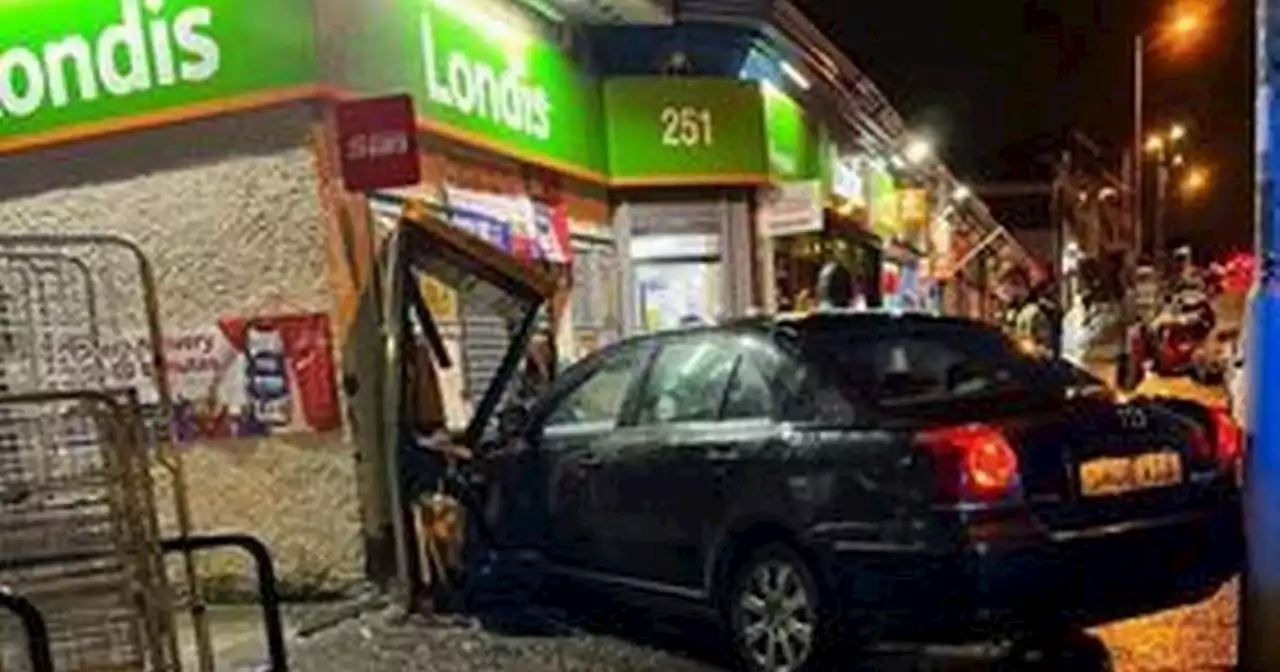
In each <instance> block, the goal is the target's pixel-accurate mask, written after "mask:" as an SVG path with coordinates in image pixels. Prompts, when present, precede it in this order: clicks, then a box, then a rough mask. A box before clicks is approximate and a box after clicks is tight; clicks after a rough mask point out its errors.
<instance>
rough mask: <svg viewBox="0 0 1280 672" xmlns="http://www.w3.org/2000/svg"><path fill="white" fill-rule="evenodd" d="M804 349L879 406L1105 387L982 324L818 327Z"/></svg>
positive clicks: (1072, 393) (805, 337)
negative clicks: (879, 328) (861, 328)
mask: <svg viewBox="0 0 1280 672" xmlns="http://www.w3.org/2000/svg"><path fill="white" fill-rule="evenodd" d="M800 340H801V347H802V348H803V349H804V350H805V351H806V352H807V353H808V355H809V357H810V358H812V359H814V360H816V362H817V363H818V364H819V365H820V366H822V367H823V368H825V369H827V370H829V371H831V372H834V373H837V375H838V377H839V378H840V379H841V381H842V382H843V383H844V384H845V385H847V386H848V387H849V388H850V389H851V390H852V391H854V392H855V393H856V394H857V395H858V396H860V397H862V398H863V399H864V400H866V401H868V402H870V403H873V404H876V405H883V406H901V405H915V404H932V403H938V402H946V401H951V400H964V399H981V398H988V397H1003V396H1014V397H1028V396H1031V397H1037V398H1044V397H1060V396H1075V395H1079V394H1091V393H1096V392H1103V391H1105V390H1106V386H1105V385H1104V384H1103V383H1102V382H1101V381H1099V380H1098V379H1097V378H1096V377H1094V376H1093V375H1091V374H1090V373H1088V372H1087V371H1084V370H1083V369H1081V368H1079V367H1077V366H1075V365H1073V364H1071V363H1070V362H1067V361H1065V360H1063V359H1060V358H1057V357H1051V356H1045V355H1040V354H1036V353H1034V352H1032V351H1030V350H1028V349H1025V348H1023V347H1021V346H1019V345H1018V344H1017V343H1016V342H1015V341H1014V340H1012V339H1010V338H1008V337H1007V336H1005V335H1004V334H1003V333H1001V332H1000V331H998V330H995V329H992V328H988V327H986V326H985V325H979V324H976V323H975V324H973V325H957V324H938V325H929V326H924V327H913V328H906V327H904V328H902V329H891V330H884V331H880V332H878V333H874V334H870V333H860V332H858V331H854V330H841V329H822V330H820V331H812V332H809V333H806V334H804V335H802V336H801V339H800Z"/></svg>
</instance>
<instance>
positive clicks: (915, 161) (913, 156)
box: [902, 138, 933, 166]
mask: <svg viewBox="0 0 1280 672" xmlns="http://www.w3.org/2000/svg"><path fill="white" fill-rule="evenodd" d="M902 155H903V157H904V158H906V160H907V163H910V164H911V165H913V166H918V165H920V164H922V163H924V162H925V161H927V160H929V157H931V156H933V143H930V142H929V141H928V140H925V139H924V138H913V139H912V140H911V141H910V142H908V143H907V147H906V149H904V150H903V152H902Z"/></svg>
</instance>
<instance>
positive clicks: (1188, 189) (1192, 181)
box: [1182, 168, 1209, 197]
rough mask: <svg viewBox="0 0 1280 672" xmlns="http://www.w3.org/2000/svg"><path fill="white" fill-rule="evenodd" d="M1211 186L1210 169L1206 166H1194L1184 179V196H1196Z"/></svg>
mask: <svg viewBox="0 0 1280 672" xmlns="http://www.w3.org/2000/svg"><path fill="white" fill-rule="evenodd" d="M1208 186H1209V171H1207V170H1205V169H1204V168H1192V169H1191V170H1189V171H1187V176H1186V177H1185V178H1183V180H1182V193H1183V195H1184V196H1188V197H1190V196H1195V195H1197V194H1199V193H1200V192H1202V191H1204V190H1205V188H1206V187H1208Z"/></svg>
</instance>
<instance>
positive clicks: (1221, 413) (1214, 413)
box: [1209, 407, 1244, 467]
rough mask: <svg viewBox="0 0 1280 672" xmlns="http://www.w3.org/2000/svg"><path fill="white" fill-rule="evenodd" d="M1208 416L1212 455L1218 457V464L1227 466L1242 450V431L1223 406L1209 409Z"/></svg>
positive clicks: (1237, 457) (1232, 462)
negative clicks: (1211, 424) (1211, 437)
mask: <svg viewBox="0 0 1280 672" xmlns="http://www.w3.org/2000/svg"><path fill="white" fill-rule="evenodd" d="M1209 417H1210V419H1211V421H1212V423H1213V451H1214V455H1215V456H1216V457H1217V458H1218V464H1221V465H1222V466H1224V467H1229V466H1231V465H1233V464H1234V463H1235V461H1236V460H1238V459H1239V458H1240V456H1241V454H1242V453H1243V452H1244V432H1242V431H1241V430H1240V425H1237V424H1236V421H1235V418H1233V417H1231V414H1230V413H1229V412H1227V409H1225V408H1221V407H1214V408H1211V409H1209Z"/></svg>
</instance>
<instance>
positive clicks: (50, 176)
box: [0, 105, 363, 592]
mask: <svg viewBox="0 0 1280 672" xmlns="http://www.w3.org/2000/svg"><path fill="white" fill-rule="evenodd" d="M314 120H315V113H314V111H313V109H312V108H311V107H310V106H308V105H297V106H293V107H288V108H282V109H277V110H273V111H268V112H261V113H255V114H246V115H237V116H229V117H223V118H218V119H213V120H206V121H200V122H193V123H188V124H183V125H179V126H172V127H167V128H162V129H156V130H151V131H145V132H139V133H133V134H129V135H124V136H116V137H111V138H106V139H101V140H96V141H91V142H82V143H76V144H73V145H68V146H65V147H58V148H54V149H47V150H41V151H36V152H30V153H26V154H21V155H17V156H10V157H3V158H0V174H3V175H4V179H3V180H0V231H2V232H5V233H15V232H28V233H31V232H38V233H42V234H50V233H71V232H77V233H84V232H96V233H112V234H119V235H122V236H126V237H128V238H130V239H132V240H133V241H135V242H137V243H138V244H139V245H141V247H142V248H143V249H144V250H145V252H146V253H147V255H148V256H149V257H150V259H151V261H152V262H153V264H154V266H155V269H156V275H157V279H158V284H159V289H160V304H161V312H162V319H163V325H164V328H165V329H166V330H170V331H171V332H178V331H181V330H182V329H184V328H196V327H205V326H208V325H210V324H212V323H213V321H214V320H216V319H217V318H218V317H219V316H224V315H252V314H255V313H280V312H295V311H297V312H329V311H332V309H333V305H332V304H333V301H332V299H331V295H330V294H331V293H330V291H329V288H328V286H327V275H326V266H325V264H326V258H327V257H326V243H325V230H326V227H325V224H324V221H323V214H322V210H321V205H320V198H319V186H318V180H317V177H316V172H315V166H314V158H313V154H312V151H311V149H310V146H311V145H310V143H311V138H312V134H313V132H314V123H315V122H314ZM186 453H187V458H186V464H187V470H188V479H187V480H188V482H189V485H190V488H191V494H190V501H191V504H192V510H193V514H194V520H195V525H196V527H197V529H198V530H201V531H241V532H249V533H252V534H255V535H258V536H259V537H260V538H262V539H263V540H264V541H266V542H267V543H268V544H269V545H270V546H271V547H272V549H273V551H274V552H275V553H276V555H277V562H278V564H279V566H280V569H281V572H282V578H283V579H284V581H285V582H286V584H287V585H288V587H290V588H291V590H292V591H293V592H307V591H315V590H328V589H337V588H340V587H342V586H343V585H345V584H349V583H350V582H352V581H354V580H357V579H358V578H359V576H360V574H361V573H362V567H363V564H362V563H363V560H362V558H361V557H360V556H361V548H362V546H361V544H360V539H359V518H358V504H357V499H356V488H355V460H354V449H353V447H352V446H351V444H350V443H349V442H348V441H347V440H346V439H345V438H344V437H343V436H341V435H330V436H321V437H317V436H309V437H293V438H273V439H269V440H261V441H247V442H243V441H242V442H231V443H226V444H219V445H199V446H194V447H191V448H189V449H187V450H186ZM158 489H159V490H161V491H162V492H161V497H160V498H159V501H160V502H161V504H162V518H163V519H164V520H165V521H166V523H168V524H171V523H172V520H173V510H172V508H171V507H170V506H167V504H168V503H169V502H170V501H171V500H170V499H169V498H167V497H166V496H165V493H167V492H168V487H167V482H166V481H164V480H163V479H162V482H161V483H160V485H159V487H158ZM206 569H208V570H209V571H212V572H214V573H216V574H226V573H228V572H239V571H241V570H242V569H243V568H242V567H241V566H240V565H239V563H230V564H228V563H226V562H214V563H210V564H209V565H208V566H207V567H206ZM216 580H217V581H218V582H219V583H225V582H227V581H230V580H231V579H230V578H228V577H219V578H217V579H216Z"/></svg>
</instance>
